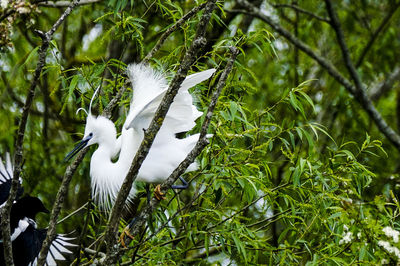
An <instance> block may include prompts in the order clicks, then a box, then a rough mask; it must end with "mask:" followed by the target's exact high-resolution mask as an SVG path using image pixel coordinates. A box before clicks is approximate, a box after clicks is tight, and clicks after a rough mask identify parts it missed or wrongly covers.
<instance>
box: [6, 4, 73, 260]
mask: <svg viewBox="0 0 400 266" xmlns="http://www.w3.org/2000/svg"><path fill="white" fill-rule="evenodd" d="M78 2H79V0H76V1H74V2H73V3H72V4H71V5H70V7H69V8H67V9H66V10H65V12H64V13H63V14H62V15H61V17H60V18H59V19H58V20H57V21H56V22H55V23H54V25H53V26H52V27H51V28H50V30H49V31H48V32H46V33H43V32H41V31H37V33H38V34H39V35H40V37H41V38H42V45H41V47H40V49H39V52H38V53H39V60H38V63H37V65H36V69H35V74H34V77H33V80H32V83H31V86H30V88H29V91H28V95H27V97H26V100H25V105H24V107H23V109H22V115H21V119H20V121H19V126H18V132H17V139H16V142H15V155H14V173H13V180H12V186H11V189H10V195H9V197H8V199H7V201H6V204H5V206H4V207H3V208H2V210H1V217H2V219H1V229H2V233H3V246H4V258H5V262H6V264H7V265H14V262H13V256H12V244H11V238H10V235H11V232H10V212H11V206H12V204H13V202H14V200H15V197H16V194H17V189H18V185H19V181H18V179H19V175H20V173H21V170H22V161H23V158H22V148H23V147H22V146H23V142H24V135H25V129H26V123H27V121H28V116H29V110H30V108H31V106H32V102H33V98H34V96H35V89H36V86H37V84H38V83H39V79H40V75H41V73H42V69H43V67H44V65H45V63H46V62H45V59H46V53H47V49H48V48H49V44H50V41H51V39H52V37H53V34H54V32H55V31H56V30H57V28H58V27H59V26H60V24H61V23H62V22H63V21H64V19H65V18H66V17H67V16H68V15H69V14H70V13H71V11H72V10H73V8H74V7H75V6H76V4H77V3H78Z"/></svg>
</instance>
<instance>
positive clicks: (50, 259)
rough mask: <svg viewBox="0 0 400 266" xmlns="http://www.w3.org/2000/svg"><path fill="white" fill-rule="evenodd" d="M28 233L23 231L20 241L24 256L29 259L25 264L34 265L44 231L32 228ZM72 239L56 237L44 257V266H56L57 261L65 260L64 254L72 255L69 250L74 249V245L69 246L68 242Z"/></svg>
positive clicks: (43, 237)
mask: <svg viewBox="0 0 400 266" xmlns="http://www.w3.org/2000/svg"><path fill="white" fill-rule="evenodd" d="M30 229H31V230H30V231H29V232H27V231H25V233H24V234H22V235H21V237H20V241H21V244H22V246H23V247H25V248H26V256H27V258H29V260H28V261H27V264H29V265H36V264H37V257H38V256H39V252H40V249H41V248H42V243H43V241H44V239H45V238H46V233H47V230H46V229H36V228H34V227H31V228H30ZM73 239H74V238H69V237H65V236H64V235H60V234H58V235H56V237H55V238H54V240H53V241H52V242H51V245H50V249H49V253H47V257H46V265H57V261H63V260H66V259H65V257H64V255H65V254H72V251H70V250H69V248H70V247H76V245H75V244H71V243H70V241H71V240H73ZM29 248H31V249H30V250H28V249H29Z"/></svg>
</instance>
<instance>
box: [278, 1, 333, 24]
mask: <svg viewBox="0 0 400 266" xmlns="http://www.w3.org/2000/svg"><path fill="white" fill-rule="evenodd" d="M271 5H272V6H273V7H275V8H280V7H283V8H291V9H293V10H295V11H298V12H299V13H303V14H306V15H308V16H310V17H312V18H315V19H317V20H320V21H322V22H325V23H328V24H329V23H330V21H329V19H327V18H324V17H321V16H318V15H316V14H314V13H313V12H311V11H308V10H306V9H303V8H301V7H299V6H298V5H290V4H271Z"/></svg>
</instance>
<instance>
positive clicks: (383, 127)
mask: <svg viewBox="0 0 400 266" xmlns="http://www.w3.org/2000/svg"><path fill="white" fill-rule="evenodd" d="M237 1H238V3H240V4H241V5H242V6H243V7H244V8H245V9H246V10H247V12H245V13H246V14H251V15H253V16H255V17H258V18H259V19H261V20H262V21H264V22H266V23H267V24H269V25H270V26H271V27H272V28H273V29H274V30H275V31H276V32H278V33H279V34H281V35H282V36H283V37H285V38H286V39H287V40H288V41H289V42H291V43H292V44H293V45H295V46H297V47H298V48H299V49H300V50H302V51H303V52H304V53H305V54H307V55H308V56H309V57H311V58H312V59H314V60H315V61H316V62H317V63H318V64H320V65H321V66H322V67H323V68H324V69H325V70H326V71H327V72H328V73H329V74H330V75H331V76H332V77H333V78H334V79H336V80H337V81H338V82H339V83H340V84H342V85H343V86H344V87H345V88H346V89H347V90H348V91H349V92H350V93H351V94H352V95H353V96H354V97H355V99H356V100H357V101H358V102H359V103H360V104H361V106H362V107H363V109H364V110H365V111H366V112H367V114H368V115H369V116H370V118H371V119H372V120H373V121H374V123H375V124H376V125H377V127H378V128H379V130H380V131H381V132H382V133H383V134H384V135H385V136H386V138H387V139H388V140H389V141H390V142H391V143H392V144H393V145H394V146H395V147H396V148H397V149H398V150H400V136H399V135H398V134H397V133H396V132H395V131H394V130H393V129H392V128H391V127H390V126H389V125H388V124H387V122H386V121H385V120H384V119H383V117H382V115H381V114H380V113H379V112H378V110H376V108H375V106H374V105H373V103H372V102H371V100H370V99H369V98H368V96H367V94H366V92H365V90H360V89H357V88H356V87H355V86H354V85H353V84H351V82H350V81H349V80H348V79H347V78H345V77H344V76H343V75H342V74H341V73H340V72H339V71H338V70H337V69H336V67H335V66H334V65H332V63H331V62H329V61H328V60H327V59H326V58H324V57H323V56H321V55H319V54H317V53H316V52H314V51H313V49H312V48H311V47H309V46H308V45H307V44H305V43H304V42H302V41H301V40H299V39H298V38H296V37H294V36H293V35H292V34H291V33H290V32H289V31H288V30H286V29H285V28H283V27H282V26H281V25H280V24H278V23H277V22H275V21H274V20H272V19H271V18H270V17H269V16H267V15H265V14H264V13H263V12H261V10H260V9H259V8H257V7H255V6H253V5H252V4H251V3H249V2H248V1H246V0H237ZM358 85H360V84H358ZM361 86H362V87H363V85H361Z"/></svg>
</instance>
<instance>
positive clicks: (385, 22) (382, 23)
mask: <svg viewBox="0 0 400 266" xmlns="http://www.w3.org/2000/svg"><path fill="white" fill-rule="evenodd" d="M399 7H400V2H398V3H396V4H395V5H394V6H393V7H391V8H390V10H389V13H387V14H386V16H385V17H384V18H383V20H382V22H381V24H380V25H379V27H378V28H377V29H376V30H375V31H374V33H373V34H372V36H371V38H370V39H369V41H368V43H367V45H366V46H365V47H364V49H363V50H362V52H361V55H360V57H359V58H358V60H357V63H356V68H358V67H359V66H360V65H361V64H362V62H363V60H364V57H365V56H366V55H367V53H368V51H369V49H371V47H372V45H373V44H374V42H375V40H376V39H377V38H378V35H379V33H381V32H382V30H383V28H384V27H385V26H386V24H387V23H388V22H389V21H390V19H391V18H392V16H393V15H394V13H395V12H396V11H397V9H398V8H399Z"/></svg>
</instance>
